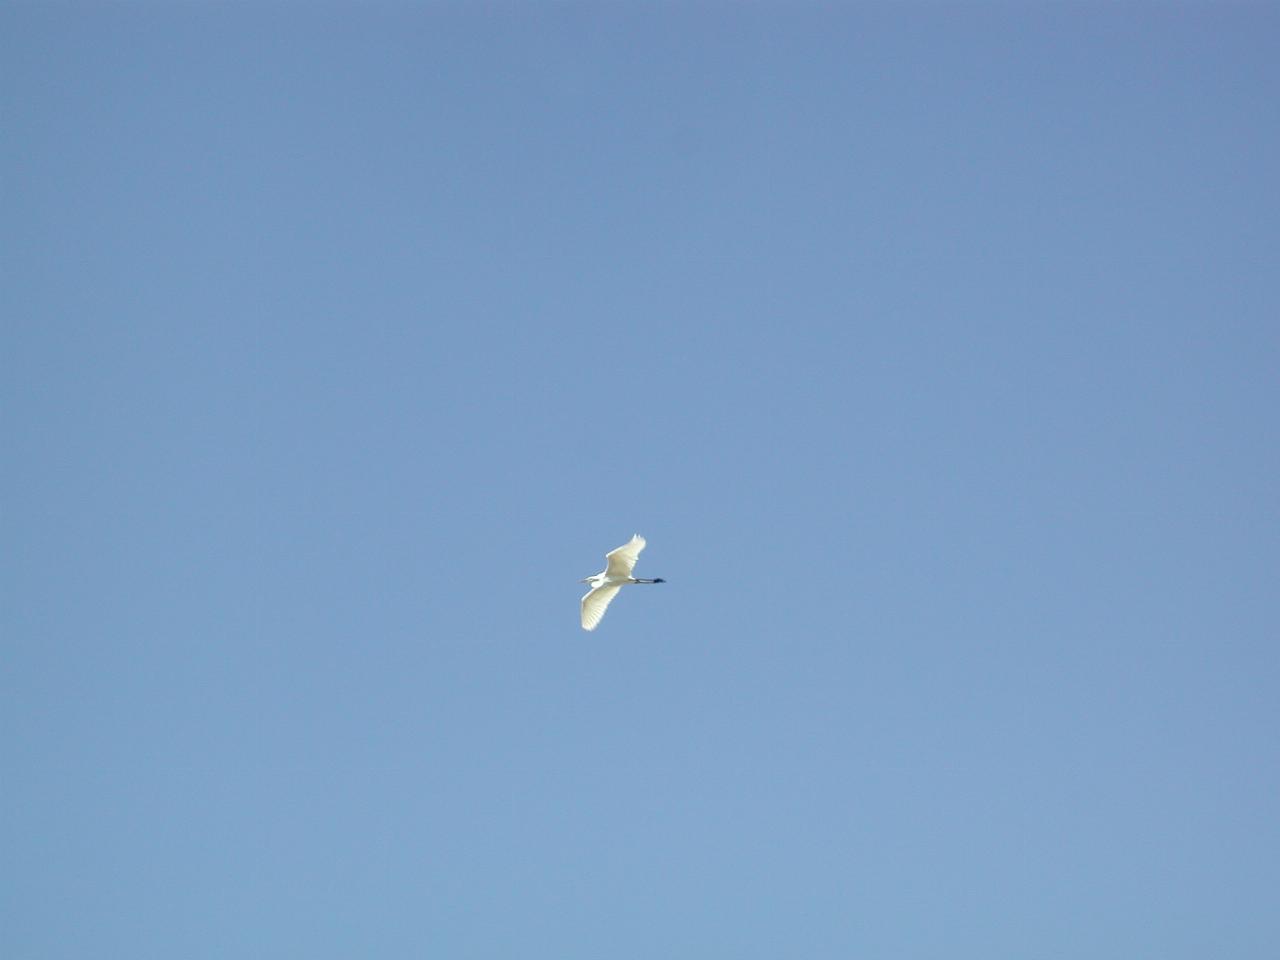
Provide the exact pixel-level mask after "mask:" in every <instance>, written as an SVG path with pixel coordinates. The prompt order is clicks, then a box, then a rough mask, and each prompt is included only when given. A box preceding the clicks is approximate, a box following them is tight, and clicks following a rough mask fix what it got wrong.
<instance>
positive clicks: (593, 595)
mask: <svg viewBox="0 0 1280 960" xmlns="http://www.w3.org/2000/svg"><path fill="white" fill-rule="evenodd" d="M615 552H616V551H615ZM632 562H633V563H634V562H635V561H632ZM621 589H622V585H621V584H614V585H613V586H611V587H597V588H596V589H594V590H591V591H589V592H588V593H587V595H586V596H585V597H583V598H582V629H583V630H594V629H595V628H596V626H597V624H599V623H600V618H601V617H603V616H604V612H605V610H607V609H608V608H609V601H611V600H612V599H613V598H614V597H616V596H617V595H618V591H619V590H621Z"/></svg>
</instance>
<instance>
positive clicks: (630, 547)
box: [578, 533, 667, 630]
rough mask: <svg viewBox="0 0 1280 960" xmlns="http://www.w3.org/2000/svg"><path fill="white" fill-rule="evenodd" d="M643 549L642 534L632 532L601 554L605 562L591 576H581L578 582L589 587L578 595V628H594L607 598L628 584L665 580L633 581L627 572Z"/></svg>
mask: <svg viewBox="0 0 1280 960" xmlns="http://www.w3.org/2000/svg"><path fill="white" fill-rule="evenodd" d="M643 549H644V537H642V536H640V534H638V533H637V534H636V535H635V536H634V537H632V538H631V539H630V540H629V541H628V542H627V543H624V544H623V545H622V546H620V547H619V548H618V549H617V550H610V551H609V552H608V553H606V554H605V555H604V558H605V560H607V561H609V565H608V566H607V567H605V568H604V570H603V571H601V572H600V573H597V574H596V575H595V576H594V577H584V578H583V579H581V580H579V581H578V582H579V583H589V584H591V589H590V590H588V591H587V595H586V596H585V597H583V598H582V629H583V630H594V629H595V628H596V626H597V625H598V624H599V623H600V618H601V617H603V616H604V612H605V610H607V609H608V607H609V603H610V601H612V600H613V598H614V597H616V596H617V595H618V591H619V590H621V589H622V588H623V587H624V586H626V585H627V584H628V583H666V582H667V581H665V580H663V579H662V578H660V577H659V578H658V579H657V580H637V579H636V578H635V577H633V576H632V575H631V571H632V569H634V568H635V565H636V558H637V557H639V556H640V551H641V550H643Z"/></svg>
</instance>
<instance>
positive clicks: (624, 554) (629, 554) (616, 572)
mask: <svg viewBox="0 0 1280 960" xmlns="http://www.w3.org/2000/svg"><path fill="white" fill-rule="evenodd" d="M643 549H644V537H642V536H640V534H638V533H637V534H636V535H635V536H633V537H632V538H631V539H630V540H628V541H627V542H626V543H624V544H623V545H622V546H620V547H618V549H616V550H610V551H609V552H608V553H606V554H605V555H604V558H605V559H606V560H608V561H609V566H608V568H606V570H605V573H606V574H608V576H609V577H610V579H612V578H613V577H629V576H631V571H632V570H634V569H635V565H636V560H637V559H638V558H639V556H640V551H641V550H643Z"/></svg>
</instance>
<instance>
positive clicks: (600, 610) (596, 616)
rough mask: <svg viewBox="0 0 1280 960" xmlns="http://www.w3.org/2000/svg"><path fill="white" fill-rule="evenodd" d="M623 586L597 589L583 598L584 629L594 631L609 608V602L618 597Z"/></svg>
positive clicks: (616, 585)
mask: <svg viewBox="0 0 1280 960" xmlns="http://www.w3.org/2000/svg"><path fill="white" fill-rule="evenodd" d="M621 589H622V585H621V584H614V585H613V586H612V587H597V588H596V589H595V590H592V591H590V592H589V593H588V594H587V595H586V596H585V597H583V598H582V629H583V630H594V629H595V628H596V626H597V624H599V623H600V618H601V617H603V616H604V612H605V610H607V609H608V608H609V601H611V600H612V599H613V598H614V597H616V596H617V595H618V591H619V590H621Z"/></svg>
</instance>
